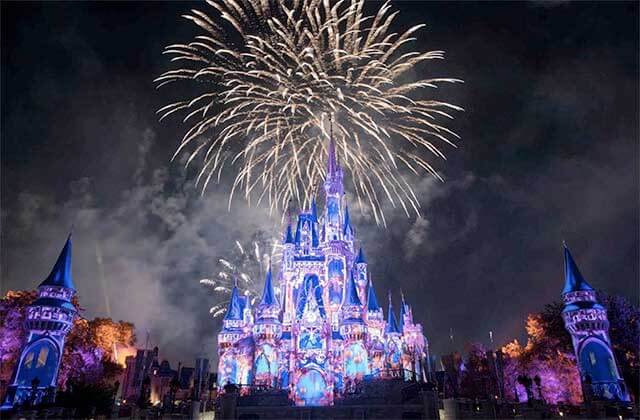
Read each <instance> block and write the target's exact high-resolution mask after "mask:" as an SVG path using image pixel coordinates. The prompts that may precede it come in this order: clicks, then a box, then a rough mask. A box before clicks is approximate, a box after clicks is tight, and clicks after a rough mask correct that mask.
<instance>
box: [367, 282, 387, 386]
mask: <svg viewBox="0 0 640 420" xmlns="http://www.w3.org/2000/svg"><path fill="white" fill-rule="evenodd" d="M366 319H367V347H368V349H369V366H370V368H369V370H370V371H371V372H372V373H376V372H379V371H381V370H382V369H384V365H385V360H384V350H385V346H384V336H383V334H384V329H385V322H384V314H383V313H382V308H381V307H380V305H379V304H378V298H377V296H376V291H375V289H374V288H373V282H372V281H371V278H369V285H368V287H367V307H366Z"/></svg>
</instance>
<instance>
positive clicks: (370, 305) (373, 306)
mask: <svg viewBox="0 0 640 420" xmlns="http://www.w3.org/2000/svg"><path fill="white" fill-rule="evenodd" d="M360 251H362V248H360ZM367 310H368V311H371V312H373V311H379V310H380V305H378V298H377V297H376V291H375V289H374V288H373V283H372V282H371V278H369V288H368V290H367Z"/></svg>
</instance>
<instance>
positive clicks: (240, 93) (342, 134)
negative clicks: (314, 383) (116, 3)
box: [156, 0, 462, 223]
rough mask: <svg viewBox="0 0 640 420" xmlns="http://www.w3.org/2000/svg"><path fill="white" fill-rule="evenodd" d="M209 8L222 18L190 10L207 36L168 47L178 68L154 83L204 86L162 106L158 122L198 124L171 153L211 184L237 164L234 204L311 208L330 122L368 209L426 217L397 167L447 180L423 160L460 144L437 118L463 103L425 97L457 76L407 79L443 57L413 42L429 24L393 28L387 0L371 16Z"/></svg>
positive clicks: (301, 2)
mask: <svg viewBox="0 0 640 420" xmlns="http://www.w3.org/2000/svg"><path fill="white" fill-rule="evenodd" d="M207 3H208V4H209V5H210V6H211V7H212V8H213V9H215V13H216V18H215V19H214V18H211V17H210V15H209V14H206V13H203V12H201V11H199V10H191V13H190V14H187V15H185V16H184V17H185V18H186V19H189V20H191V21H192V22H193V23H195V24H196V25H197V26H199V27H200V28H201V29H203V30H204V34H202V35H198V36H196V37H195V39H194V40H193V41H192V42H190V43H188V44H173V45H169V46H168V47H166V49H165V52H164V53H165V54H168V55H170V56H172V58H171V61H172V62H174V63H177V64H179V65H180V66H179V67H178V68H176V69H173V70H169V71H167V72H165V73H164V74H162V75H161V76H160V77H158V78H157V79H156V82H157V83H158V87H160V86H163V85H166V84H169V83H172V82H177V81H183V80H184V81H188V82H190V83H193V82H198V84H197V86H199V87H200V88H201V92H202V93H200V94H198V95H196V96H195V97H190V98H187V99H185V100H181V101H177V102H175V103H172V104H170V105H167V106H165V107H163V108H161V109H160V110H159V111H158V113H159V114H160V115H161V118H160V119H161V120H162V119H164V118H165V117H168V116H169V115H172V114H174V113H179V114H182V115H184V119H183V121H184V122H185V123H188V124H190V128H189V129H188V131H187V132H186V134H185V135H184V137H183V139H182V141H181V143H180V146H179V147H178V148H177V150H176V152H175V155H174V157H175V156H177V155H178V154H180V153H181V152H183V151H186V150H189V151H188V152H187V153H188V155H189V157H188V159H187V165H189V164H190V163H191V162H192V161H193V160H194V159H196V158H198V157H199V159H202V162H203V163H202V166H201V168H200V170H199V175H198V178H197V181H196V182H197V183H198V184H200V185H202V189H203V191H204V189H205V188H206V186H207V184H208V183H209V182H210V181H211V179H214V180H216V181H219V180H220V176H221V173H222V170H223V169H224V168H225V167H227V166H228V165H233V166H237V168H238V169H237V172H236V177H235V181H234V183H233V186H232V188H231V193H230V197H229V200H230V201H231V199H232V198H233V196H234V194H235V193H236V192H241V193H242V194H243V195H244V197H245V198H246V199H247V200H249V201H251V198H252V196H253V197H256V198H257V202H258V203H260V202H261V201H262V200H264V199H266V200H268V202H269V205H270V208H271V210H273V209H274V208H277V207H281V208H284V207H286V205H287V203H288V202H289V200H291V199H295V200H297V201H298V203H299V204H301V205H307V204H308V203H309V202H310V199H311V197H312V195H313V194H314V193H315V186H317V185H319V182H321V181H322V179H324V176H325V168H324V165H323V164H322V161H323V159H324V156H325V155H326V148H327V137H328V136H329V133H328V131H329V130H330V128H329V127H330V126H331V129H332V130H333V131H334V133H333V136H334V139H335V141H336V145H337V149H338V153H339V156H340V158H341V159H342V161H343V162H344V164H345V167H347V168H349V170H350V172H351V183H352V187H353V190H354V192H355V195H356V197H357V200H358V203H359V204H360V206H361V208H363V206H364V207H370V208H371V210H372V211H373V215H374V217H375V219H376V221H377V222H382V223H384V214H383V213H382V211H381V208H382V206H381V203H382V201H383V200H385V199H387V200H389V202H390V203H391V204H392V205H393V206H394V207H396V206H398V205H400V206H401V207H402V208H403V209H404V211H405V212H406V213H407V215H409V214H410V212H412V211H414V212H415V213H416V214H419V210H418V209H419V206H420V203H419V200H418V197H417V196H416V195H415V193H414V192H413V190H412V187H411V185H410V184H409V182H408V181H407V179H406V178H405V176H403V173H405V171H401V170H400V168H401V167H404V168H406V169H408V171H409V172H410V173H412V174H415V175H421V174H424V173H429V174H431V175H433V176H435V177H437V178H440V176H439V174H438V173H437V172H436V169H435V168H434V167H433V166H432V165H431V163H430V162H429V160H428V159H427V158H425V155H427V156H429V155H432V156H435V157H437V158H442V159H444V158H445V156H444V154H443V152H442V151H441V150H440V148H439V147H440V146H441V145H442V144H448V145H451V146H455V141H456V140H457V139H458V138H459V137H458V135H457V134H455V133H454V132H453V131H451V130H450V129H448V128H447V127H446V126H445V125H443V123H442V122H441V121H442V120H448V119H452V118H453V117H452V115H451V112H452V111H457V110H461V109H462V108H460V107H458V106H456V105H453V104H450V103H447V102H442V101H438V100H435V99H433V98H426V96H427V94H426V92H427V90H428V89H434V88H437V87H438V86H439V85H440V84H442V83H455V82H461V81H460V80H458V79H452V78H427V79H420V80H412V78H411V77H410V76H409V74H408V73H410V72H411V71H412V70H414V69H415V68H416V66H418V65H419V64H424V63H426V62H429V61H430V60H439V59H443V58H444V52H443V51H427V52H419V51H414V50H412V49H411V45H412V43H414V41H415V40H416V38H414V34H415V33H416V32H417V31H418V30H419V29H421V28H423V26H424V25H416V26H413V27H411V28H409V29H407V30H405V31H403V32H400V33H392V32H391V26H392V23H393V21H394V19H395V18H396V16H397V14H398V12H397V11H395V12H394V11H392V8H391V6H390V5H389V3H388V2H387V3H385V4H384V5H383V6H382V7H381V8H380V9H379V10H378V11H377V13H376V14H374V15H373V16H368V15H366V14H365V13H364V12H363V8H364V0H342V1H338V2H335V3H334V2H331V1H330V0H294V1H293V2H278V1H272V0H259V1H258V0H215V1H214V0H208V1H207ZM285 3H286V4H285ZM287 4H288V5H287ZM330 118H332V120H333V122H332V123H331V124H330V123H329V119H330ZM440 179H441V178H440ZM254 193H257V194H256V195H255V196H254V195H253V194H254Z"/></svg>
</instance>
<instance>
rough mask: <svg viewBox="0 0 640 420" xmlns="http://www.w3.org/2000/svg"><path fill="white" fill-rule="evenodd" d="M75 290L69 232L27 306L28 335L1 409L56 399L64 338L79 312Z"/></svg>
mask: <svg viewBox="0 0 640 420" xmlns="http://www.w3.org/2000/svg"><path fill="white" fill-rule="evenodd" d="M75 293H76V289H75V286H74V285H73V280H72V277H71V235H69V238H68V239H67V242H66V243H65V245H64V248H62V252H60V256H59V257H58V260H57V261H56V263H55V265H54V266H53V269H52V270H51V274H49V276H48V277H47V278H46V279H45V280H44V281H43V282H42V283H40V286H38V298H37V299H36V300H35V302H33V303H32V304H31V305H30V306H29V308H28V309H27V317H26V320H25V328H26V329H27V330H28V331H29V336H28V340H27V343H26V345H25V346H24V347H23V348H22V353H21V354H20V359H19V362H18V364H17V366H16V370H15V372H14V374H13V378H12V380H11V385H9V387H8V389H7V393H6V396H5V400H4V402H3V404H2V409H10V408H11V407H13V406H16V405H22V404H25V403H29V404H31V405H35V404H39V403H43V402H53V400H54V398H55V392H56V386H57V383H56V382H57V380H58V371H59V369H60V362H61V361H62V354H63V350H64V342H65V338H66V336H67V334H68V333H69V331H70V330H71V328H72V327H73V320H74V318H75V316H76V313H77V310H76V308H75V306H74V305H73V304H72V303H71V299H72V298H73V296H74V295H75Z"/></svg>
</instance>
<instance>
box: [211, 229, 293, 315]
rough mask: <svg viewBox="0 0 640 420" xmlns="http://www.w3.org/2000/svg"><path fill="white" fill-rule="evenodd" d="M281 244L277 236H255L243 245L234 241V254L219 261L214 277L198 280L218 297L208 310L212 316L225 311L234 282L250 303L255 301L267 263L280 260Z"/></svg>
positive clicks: (259, 291) (262, 285)
mask: <svg viewBox="0 0 640 420" xmlns="http://www.w3.org/2000/svg"><path fill="white" fill-rule="evenodd" d="M281 247H282V246H281V244H280V241H278V240H277V239H273V240H270V241H267V240H260V239H257V240H254V241H251V242H250V243H248V244H246V245H242V244H241V243H240V242H238V241H236V243H235V247H234V248H233V254H232V255H231V256H230V257H228V258H220V259H219V260H218V265H219V267H220V271H219V272H218V274H217V275H216V276H215V277H214V278H208V279H202V280H200V284H202V285H204V286H207V287H208V288H210V289H211V290H212V291H213V292H214V294H215V295H216V297H218V298H219V299H218V300H217V303H216V304H215V305H214V306H212V307H211V309H210V310H209V312H210V313H211V314H212V315H213V317H214V318H215V317H218V316H220V315H223V314H224V313H225V311H226V310H227V306H228V305H229V297H230V296H231V290H232V289H233V286H234V285H236V284H237V286H238V289H239V291H240V293H241V294H243V295H244V296H246V297H247V299H249V301H250V302H251V304H252V305H253V304H255V302H256V299H259V298H260V296H261V295H262V288H263V287H264V278H265V275H266V273H267V270H268V269H269V264H270V263H271V262H272V261H273V263H276V262H278V261H279V258H280V256H281ZM272 269H273V268H272ZM277 292H278V290H276V293H277Z"/></svg>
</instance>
